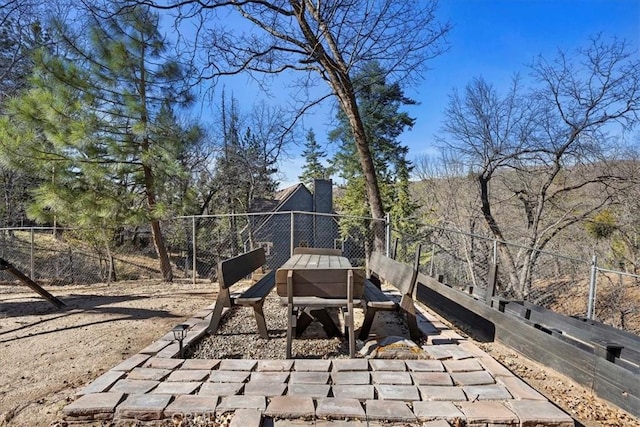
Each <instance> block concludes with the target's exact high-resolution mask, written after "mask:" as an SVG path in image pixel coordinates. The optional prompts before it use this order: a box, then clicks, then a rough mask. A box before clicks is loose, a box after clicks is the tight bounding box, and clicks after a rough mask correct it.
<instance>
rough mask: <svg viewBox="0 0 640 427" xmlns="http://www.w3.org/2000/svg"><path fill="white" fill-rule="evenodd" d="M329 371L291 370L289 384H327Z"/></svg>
mask: <svg viewBox="0 0 640 427" xmlns="http://www.w3.org/2000/svg"><path fill="white" fill-rule="evenodd" d="M328 382H329V372H297V371H294V372H291V376H290V377H289V384H327V383H328Z"/></svg>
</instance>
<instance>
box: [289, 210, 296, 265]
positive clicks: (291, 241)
mask: <svg viewBox="0 0 640 427" xmlns="http://www.w3.org/2000/svg"><path fill="white" fill-rule="evenodd" d="M293 221H294V218H293V211H291V224H289V229H290V230H289V232H290V233H291V236H290V244H289V252H290V253H289V256H293V248H294V246H293V245H294V239H293V233H294V231H295V227H294V225H293Z"/></svg>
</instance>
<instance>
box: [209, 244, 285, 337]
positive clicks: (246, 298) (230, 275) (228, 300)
mask: <svg viewBox="0 0 640 427" xmlns="http://www.w3.org/2000/svg"><path fill="white" fill-rule="evenodd" d="M266 262H267V259H266V255H265V252H264V249H263V248H258V249H255V250H253V251H250V252H246V253H243V254H241V255H238V256H236V257H233V258H230V259H227V260H224V261H222V262H220V263H219V264H218V286H219V290H218V297H217V298H216V305H215V307H214V309H213V315H212V316H211V322H210V323H209V328H208V329H207V332H209V333H210V334H212V335H214V334H215V333H216V331H217V330H218V326H219V325H220V319H221V318H222V311H223V309H224V308H225V307H233V306H234V305H241V306H250V307H252V308H253V314H254V316H255V318H256V323H257V325H258V334H260V336H261V337H262V338H269V334H268V333H267V324H266V322H265V320H264V312H263V310H262V306H263V304H264V300H265V298H266V297H267V295H268V294H269V292H271V290H272V289H273V287H274V286H275V284H276V281H275V270H273V271H271V272H269V273H267V274H266V275H265V276H264V277H262V278H261V279H260V280H258V281H257V282H256V283H254V284H253V285H251V287H250V288H249V289H247V290H245V291H244V292H242V293H233V294H232V293H231V292H230V291H229V289H230V288H231V287H232V286H233V285H235V284H237V283H238V282H239V281H240V280H242V279H244V278H245V277H247V276H248V275H250V274H251V273H253V272H254V271H256V270H257V269H259V268H262V267H263V266H264V265H265V263H266Z"/></svg>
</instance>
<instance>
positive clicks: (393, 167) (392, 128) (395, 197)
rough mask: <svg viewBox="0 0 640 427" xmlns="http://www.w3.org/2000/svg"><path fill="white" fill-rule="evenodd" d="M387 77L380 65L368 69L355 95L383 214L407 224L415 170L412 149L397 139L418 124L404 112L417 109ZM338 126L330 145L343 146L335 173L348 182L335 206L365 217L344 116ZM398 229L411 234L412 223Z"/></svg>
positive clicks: (364, 197)
mask: <svg viewBox="0 0 640 427" xmlns="http://www.w3.org/2000/svg"><path fill="white" fill-rule="evenodd" d="M385 75H386V73H384V72H383V70H382V69H381V68H380V65H379V64H378V63H376V62H372V63H369V64H368V65H367V67H365V69H364V70H363V72H362V73H361V74H359V75H358V76H356V77H355V78H354V82H355V83H354V84H355V91H356V96H357V100H358V105H359V108H360V114H361V116H362V118H363V122H364V127H365V131H366V134H367V140H368V141H369V144H370V150H371V155H372V157H373V162H374V165H375V169H376V174H377V178H378V183H379V186H380V193H381V197H382V200H383V203H384V205H385V206H384V207H385V211H386V212H392V213H394V214H396V215H402V217H403V218H407V217H408V216H410V215H411V214H412V213H413V212H414V211H415V209H416V205H415V203H413V202H412V201H411V198H410V196H409V189H408V185H409V175H410V173H411V170H412V165H411V162H409V161H408V160H407V159H406V156H407V153H408V148H407V147H406V146H403V145H402V144H401V143H400V142H399V141H398V139H397V138H398V137H399V136H400V135H401V134H402V132H404V130H405V129H407V128H409V129H410V128H411V127H412V126H413V124H414V122H415V120H414V119H413V118H411V117H410V116H409V115H408V114H407V113H405V112H402V111H400V108H401V107H402V106H403V105H413V104H415V101H413V100H412V99H409V98H407V97H405V96H404V93H403V91H402V88H401V86H400V84H399V83H397V82H396V83H388V82H387V81H386V78H385V77H384V76H385ZM338 122H339V126H338V127H337V128H336V129H334V130H333V131H332V132H331V133H330V139H331V140H332V141H334V142H338V143H339V145H340V148H339V150H338V152H337V153H336V155H335V156H334V158H333V160H332V167H333V168H334V169H335V170H336V171H337V173H338V174H339V175H340V177H341V178H343V179H344V180H345V181H346V189H345V193H344V196H343V197H342V198H341V199H339V200H337V204H338V205H339V206H340V207H341V208H342V209H343V210H344V211H346V212H348V213H349V214H352V215H358V216H360V215H366V212H367V210H368V204H367V193H366V191H365V185H364V184H365V182H364V176H363V175H362V168H361V167H360V164H359V160H358V157H357V154H356V149H355V144H354V140H353V136H352V134H351V130H350V126H349V124H348V121H347V118H346V116H345V115H344V113H342V112H339V113H338ZM394 225H395V226H396V227H401V228H402V229H400V230H398V229H396V231H399V232H401V233H403V232H410V231H409V228H408V223H407V224H405V223H404V222H396V223H395V224H394Z"/></svg>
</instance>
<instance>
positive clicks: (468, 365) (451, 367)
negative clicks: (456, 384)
mask: <svg viewBox="0 0 640 427" xmlns="http://www.w3.org/2000/svg"><path fill="white" fill-rule="evenodd" d="M442 364H443V365H444V367H445V368H446V370H447V371H449V372H473V371H482V370H484V369H483V368H482V365H481V364H480V362H478V361H477V360H476V359H464V360H445V361H443V362H442Z"/></svg>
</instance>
